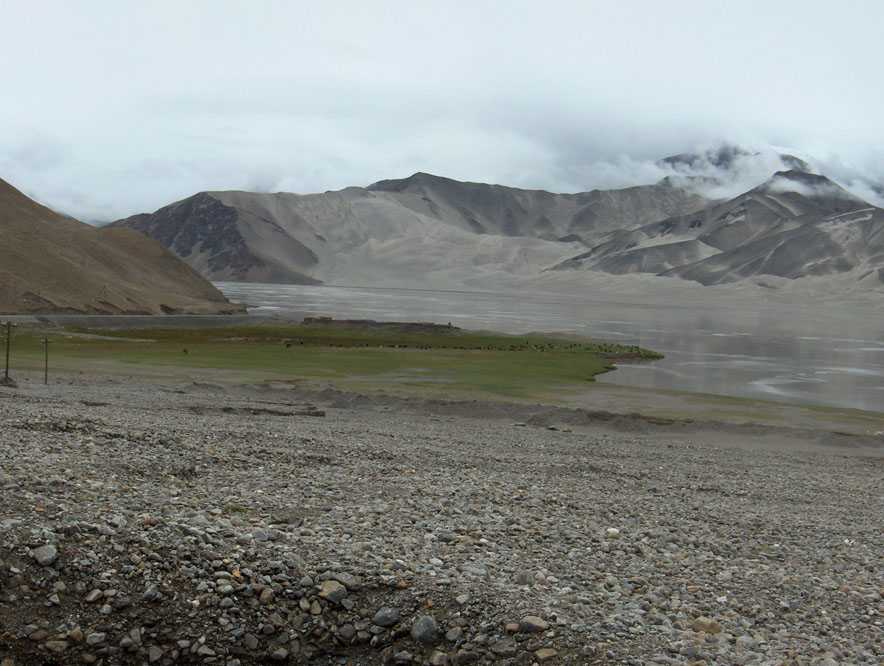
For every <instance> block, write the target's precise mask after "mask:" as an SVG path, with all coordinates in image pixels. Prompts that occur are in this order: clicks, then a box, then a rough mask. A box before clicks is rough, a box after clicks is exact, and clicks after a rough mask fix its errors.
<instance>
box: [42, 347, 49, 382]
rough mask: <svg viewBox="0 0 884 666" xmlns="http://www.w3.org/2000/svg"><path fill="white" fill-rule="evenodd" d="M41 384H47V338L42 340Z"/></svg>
mask: <svg viewBox="0 0 884 666" xmlns="http://www.w3.org/2000/svg"><path fill="white" fill-rule="evenodd" d="M43 383H44V384H48V383H49V338H46V337H44V338H43Z"/></svg>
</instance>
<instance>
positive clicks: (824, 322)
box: [218, 283, 884, 411]
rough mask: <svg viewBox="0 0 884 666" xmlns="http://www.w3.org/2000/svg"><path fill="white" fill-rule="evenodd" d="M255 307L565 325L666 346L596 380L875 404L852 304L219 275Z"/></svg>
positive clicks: (868, 332)
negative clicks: (609, 296) (673, 299)
mask: <svg viewBox="0 0 884 666" xmlns="http://www.w3.org/2000/svg"><path fill="white" fill-rule="evenodd" d="M218 286H219V287H220V288H221V290H222V291H223V292H224V293H225V294H226V295H227V296H228V297H230V298H231V299H233V300H236V301H240V302H244V303H246V304H248V305H249V306H250V312H252V313H255V314H264V315H274V314H278V315H285V316H303V315H328V316H332V317H336V318H351V319H377V320H387V321H433V322H438V323H447V322H451V323H452V324H454V325H455V326H461V327H463V328H473V329H476V328H479V329H482V328H484V329H493V330H499V331H506V332H511V333H524V332H528V331H568V332H574V333H579V334H583V335H589V336H592V337H596V338H603V339H608V340H611V341H618V342H623V343H628V344H638V345H642V346H644V347H649V348H651V349H655V350H657V351H660V352H663V353H664V354H666V358H665V359H663V360H662V361H658V362H655V363H650V364H642V365H622V366H620V367H619V368H618V370H617V371H616V372H612V373H609V374H606V375H604V376H603V377H601V378H600V381H603V382H610V383H613V384H623V385H631V386H642V387H648V388H654V387H656V388H661V389H675V390H683V391H694V392H700V393H710V394H719V395H731V396H743V397H753V398H765V399H774V400H783V401H787V402H793V403H808V404H819V405H830V406H839V407H856V408H860V409H868V410H875V411H881V410H882V409H884V322H879V321H877V319H876V318H866V317H863V316H861V313H857V312H850V311H846V310H845V311H844V312H832V311H827V312H820V311H819V310H817V309H813V308H804V309H802V308H799V307H784V306H783V305H782V304H780V305H759V306H751V307H749V306H742V307H736V308H735V307H727V308H725V307H718V306H715V305H708V304H707V305H691V306H687V307H685V306H681V307H678V306H672V305H662V304H649V303H636V302H617V301H615V300H602V299H599V300H593V299H589V298H583V297H580V296H576V295H550V294H524V293H483V292H456V291H426V290H409V289H376V288H364V287H331V286H320V287H307V286H295V285H270V284H245V283H219V284H218Z"/></svg>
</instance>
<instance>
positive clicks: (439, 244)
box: [111, 173, 708, 284]
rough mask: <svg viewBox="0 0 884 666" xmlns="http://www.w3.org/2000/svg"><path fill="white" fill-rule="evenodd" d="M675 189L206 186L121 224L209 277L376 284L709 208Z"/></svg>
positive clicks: (572, 246) (503, 266)
mask: <svg viewBox="0 0 884 666" xmlns="http://www.w3.org/2000/svg"><path fill="white" fill-rule="evenodd" d="M706 203H708V202H707V201H706V200H705V199H704V198H703V197H701V196H699V195H697V194H694V193H690V192H687V191H685V190H683V189H681V188H678V187H674V186H672V185H669V184H665V183H664V184H656V185H644V186H638V187H630V188H626V189H621V190H607V191H602V190H595V191H592V192H584V193H579V194H554V193H551V192H546V191H542V190H523V189H517V188H512V187H504V186H501V185H487V184H484V183H467V182H460V181H456V180H451V179H449V178H442V177H439V176H433V175H430V174H425V173H416V174H414V175H413V176H411V177H409V178H404V179H400V180H385V181H381V182H378V183H375V184H373V185H370V186H368V187H364V188H363V187H350V188H346V189H343V190H340V191H336V192H325V193H321V194H307V195H298V194H290V193H274V194H268V193H255V192H202V193H199V194H196V195H194V196H192V197H190V198H188V199H185V200H183V201H179V202H176V203H173V204H171V205H169V206H166V207H164V208H161V209H160V210H158V211H156V212H155V213H153V214H142V215H136V216H133V217H130V218H127V219H125V220H120V221H118V222H115V223H114V224H113V225H111V226H112V227H128V228H131V229H136V230H138V231H141V232H142V233H144V234H146V235H148V236H150V237H152V238H154V239H156V240H158V241H159V242H160V243H162V244H163V245H164V246H165V247H167V248H169V249H170V250H172V251H173V252H174V253H175V254H177V255H178V256H179V257H181V258H182V259H184V260H185V261H187V262H188V263H189V264H190V265H191V266H192V267H193V268H195V269H196V270H197V271H199V272H200V273H202V274H203V275H204V276H207V277H209V278H210V279H213V280H240V281H251V282H291V283H313V282H316V281H329V280H334V281H337V282H341V281H348V282H359V281H364V280H368V281H370V283H374V284H384V283H392V282H396V281H400V280H411V279H414V277H415V276H416V275H417V276H420V277H421V278H422V279H423V280H424V281H425V282H430V281H431V280H432V279H433V278H438V279H439V280H441V281H442V282H445V283H449V282H450V281H451V280H449V278H452V279H453V278H454V277H455V276H458V275H460V276H463V275H475V276H481V275H483V274H488V273H500V272H503V273H517V274H518V273H526V272H530V271H535V270H536V269H537V268H538V267H539V266H544V265H549V264H550V263H553V262H557V261H559V260H561V259H563V258H565V257H567V256H568V254H569V253H571V254H573V253H574V251H576V250H578V249H579V248H581V247H585V246H586V244H587V243H591V242H592V241H593V240H594V239H596V238H597V237H599V236H600V235H602V234H604V233H607V232H609V231H611V230H613V229H619V228H622V227H624V226H626V225H629V226H636V225H641V224H647V223H650V222H653V221H657V220H661V219H664V218H667V217H670V216H672V215H677V214H682V213H686V212H690V211H694V210H698V209H700V208H702V207H703V206H704V205H705V204H706Z"/></svg>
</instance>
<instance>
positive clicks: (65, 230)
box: [0, 180, 241, 314]
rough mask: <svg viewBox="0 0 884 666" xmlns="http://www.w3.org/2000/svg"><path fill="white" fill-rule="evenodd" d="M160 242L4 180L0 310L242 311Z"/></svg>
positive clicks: (1, 186)
mask: <svg viewBox="0 0 884 666" xmlns="http://www.w3.org/2000/svg"><path fill="white" fill-rule="evenodd" d="M240 310H241V308H240V307H239V306H235V305H232V304H231V303H229V302H228V301H227V299H225V298H224V296H223V295H222V294H221V292H219V291H218V290H217V289H216V288H215V287H214V286H212V284H211V283H209V282H208V281H207V280H206V279H205V278H203V277H201V276H200V275H199V274H198V273H197V272H196V271H194V270H193V269H192V268H190V267H189V266H188V265H187V264H186V263H184V262H183V261H181V260H180V259H178V258H177V257H176V256H175V255H174V254H173V253H171V252H169V251H168V250H166V249H165V248H163V247H162V246H161V245H160V244H159V243H156V242H155V241H153V240H151V239H149V238H145V237H144V236H143V235H141V234H138V233H135V232H133V231H131V230H128V229H119V228H102V229H96V228H95V227H92V226H90V225H87V224H84V223H82V222H79V221H77V220H75V219H73V218H70V217H67V216H64V215H61V214H59V213H56V212H55V211H53V210H50V209H49V208H46V207H45V206H42V205H41V204H39V203H37V202H36V201H33V200H32V199H30V198H28V197H27V196H25V195H24V194H23V193H22V192H20V191H19V190H17V189H15V188H14V187H13V186H12V185H10V184H9V183H7V182H5V181H3V180H0V312H3V313H22V312H31V313H37V312H75V313H107V314H120V313H141V314H160V313H171V312H194V313H226V312H238V311H240Z"/></svg>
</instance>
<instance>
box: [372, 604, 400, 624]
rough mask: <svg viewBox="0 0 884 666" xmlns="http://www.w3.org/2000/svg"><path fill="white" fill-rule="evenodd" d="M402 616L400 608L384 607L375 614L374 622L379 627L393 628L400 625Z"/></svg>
mask: <svg viewBox="0 0 884 666" xmlns="http://www.w3.org/2000/svg"><path fill="white" fill-rule="evenodd" d="M399 619H400V615H399V609H398V608H391V607H390V606H384V607H383V608H381V609H380V610H378V612H377V613H375V614H374V617H373V618H372V620H371V621H372V622H373V623H374V624H376V625H378V626H379V627H392V626H394V625H396V624H398V623H399Z"/></svg>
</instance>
